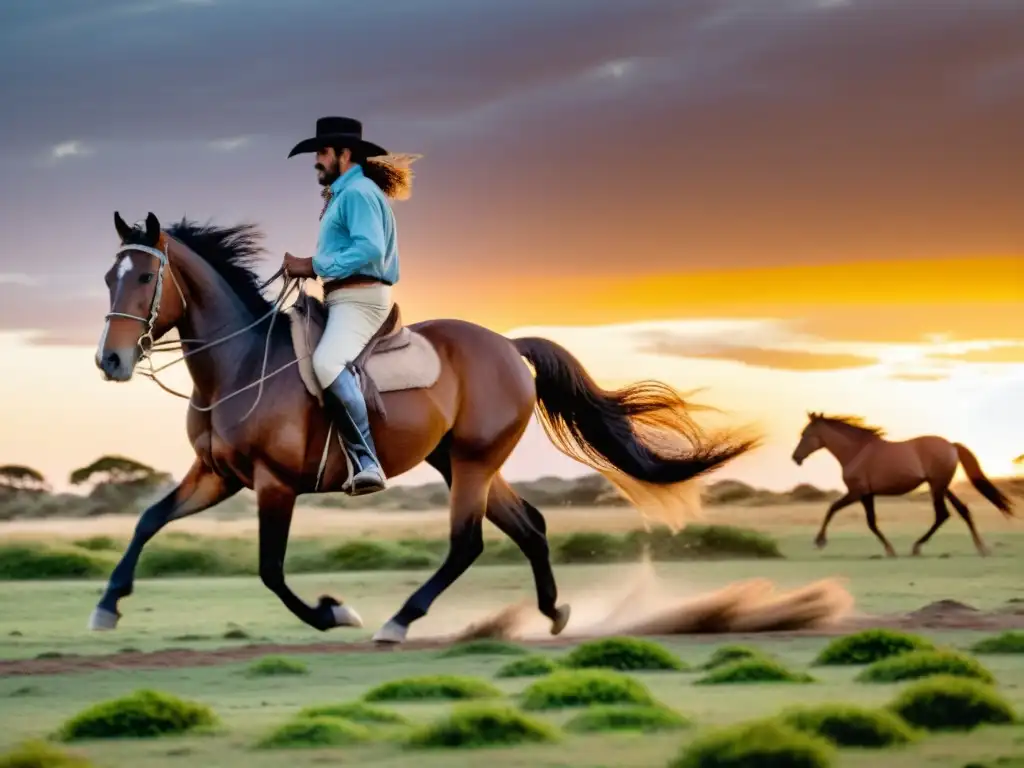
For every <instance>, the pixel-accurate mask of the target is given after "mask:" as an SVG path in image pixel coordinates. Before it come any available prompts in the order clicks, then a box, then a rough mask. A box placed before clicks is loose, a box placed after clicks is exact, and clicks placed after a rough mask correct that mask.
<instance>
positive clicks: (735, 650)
mask: <svg viewBox="0 0 1024 768" xmlns="http://www.w3.org/2000/svg"><path fill="white" fill-rule="evenodd" d="M768 658H770V657H769V656H766V655H765V654H763V653H762V652H761V651H759V650H758V649H757V648H750V647H749V646H746V645H723V646H722V647H721V648H716V649H715V652H714V653H712V654H711V658H710V659H708V660H707V661H706V662H704V664H703V666H702V667H701V669H715V668H716V667H721V666H724V665H725V664H731V663H732V662H734V661H742V660H744V659H768Z"/></svg>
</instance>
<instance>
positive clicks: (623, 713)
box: [565, 704, 690, 733]
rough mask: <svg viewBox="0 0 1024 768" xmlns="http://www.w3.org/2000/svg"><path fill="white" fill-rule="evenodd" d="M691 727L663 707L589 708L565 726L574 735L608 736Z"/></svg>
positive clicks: (626, 705) (606, 705) (680, 717)
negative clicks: (607, 734)
mask: <svg viewBox="0 0 1024 768" xmlns="http://www.w3.org/2000/svg"><path fill="white" fill-rule="evenodd" d="M689 726H690V721H689V720H688V719H687V718H685V717H683V716H682V715H680V714H679V713H678V712H676V711H675V710H672V709H669V708H668V707H665V706H662V705H660V704H655V705H649V704H648V705H636V704H602V705H597V706H593V707H589V708H587V709H585V710H583V711H582V712H580V713H579V714H578V715H576V716H575V717H573V718H572V719H571V720H570V721H569V722H568V723H566V724H565V729H566V730H567V731H572V732H573V733H605V732H608V731H641V732H643V733H651V732H654V731H676V730H680V729H682V728H687V727H689Z"/></svg>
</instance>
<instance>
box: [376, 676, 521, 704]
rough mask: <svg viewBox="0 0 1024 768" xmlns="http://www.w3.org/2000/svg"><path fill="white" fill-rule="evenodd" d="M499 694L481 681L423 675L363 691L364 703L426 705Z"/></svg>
mask: <svg viewBox="0 0 1024 768" xmlns="http://www.w3.org/2000/svg"><path fill="white" fill-rule="evenodd" d="M498 696H501V691H499V690H498V689H497V688H495V687H494V686H493V685H491V684H490V683H488V682H487V681H485V680H480V679H478V678H475V677H460V676H457V675H425V676H422V677H407V678H404V679H401V680H392V681H390V682H387V683H382V684H381V685H378V686H377V687H376V688H372V689H371V690H369V691H367V692H366V694H365V695H364V696H363V699H364V700H365V701H429V700H445V699H447V700H452V701H457V700H462V699H488V698H495V697H498Z"/></svg>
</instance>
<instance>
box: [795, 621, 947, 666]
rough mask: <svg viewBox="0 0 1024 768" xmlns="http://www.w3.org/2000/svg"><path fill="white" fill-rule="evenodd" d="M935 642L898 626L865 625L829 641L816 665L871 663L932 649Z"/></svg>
mask: <svg viewBox="0 0 1024 768" xmlns="http://www.w3.org/2000/svg"><path fill="white" fill-rule="evenodd" d="M934 648H935V646H934V644H932V642H931V641H929V640H926V639H925V638H923V637H920V636H919V635H912V634H910V633H908V632H899V631H897V630H895V629H865V630H864V631H862V632H854V633H853V634H851V635H846V636H844V637H839V638H836V639H835V640H833V641H832V642H830V643H829V644H828V645H826V646H825V647H824V648H823V649H822V650H821V653H819V654H818V657H817V658H816V659H815V660H814V662H813V663H814V664H815V665H817V666H852V665H856V664H872V663H874V662H876V661H881V660H882V659H888V658H891V657H893V656H899V655H900V654H902V653H909V652H910V651H930V650H934Z"/></svg>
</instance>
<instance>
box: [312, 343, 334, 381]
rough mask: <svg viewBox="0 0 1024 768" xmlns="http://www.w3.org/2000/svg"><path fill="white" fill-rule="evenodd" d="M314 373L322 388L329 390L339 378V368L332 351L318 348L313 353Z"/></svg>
mask: <svg viewBox="0 0 1024 768" xmlns="http://www.w3.org/2000/svg"><path fill="white" fill-rule="evenodd" d="M313 373H314V374H315V375H316V380H317V381H318V382H320V386H321V387H323V388H324V389H327V388H328V387H330V386H331V384H333V383H334V380H335V379H336V378H337V377H338V368H337V364H336V363H335V361H334V360H333V359H332V358H331V356H330V351H329V350H325V349H322V348H318V349H316V350H314V352H313Z"/></svg>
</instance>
